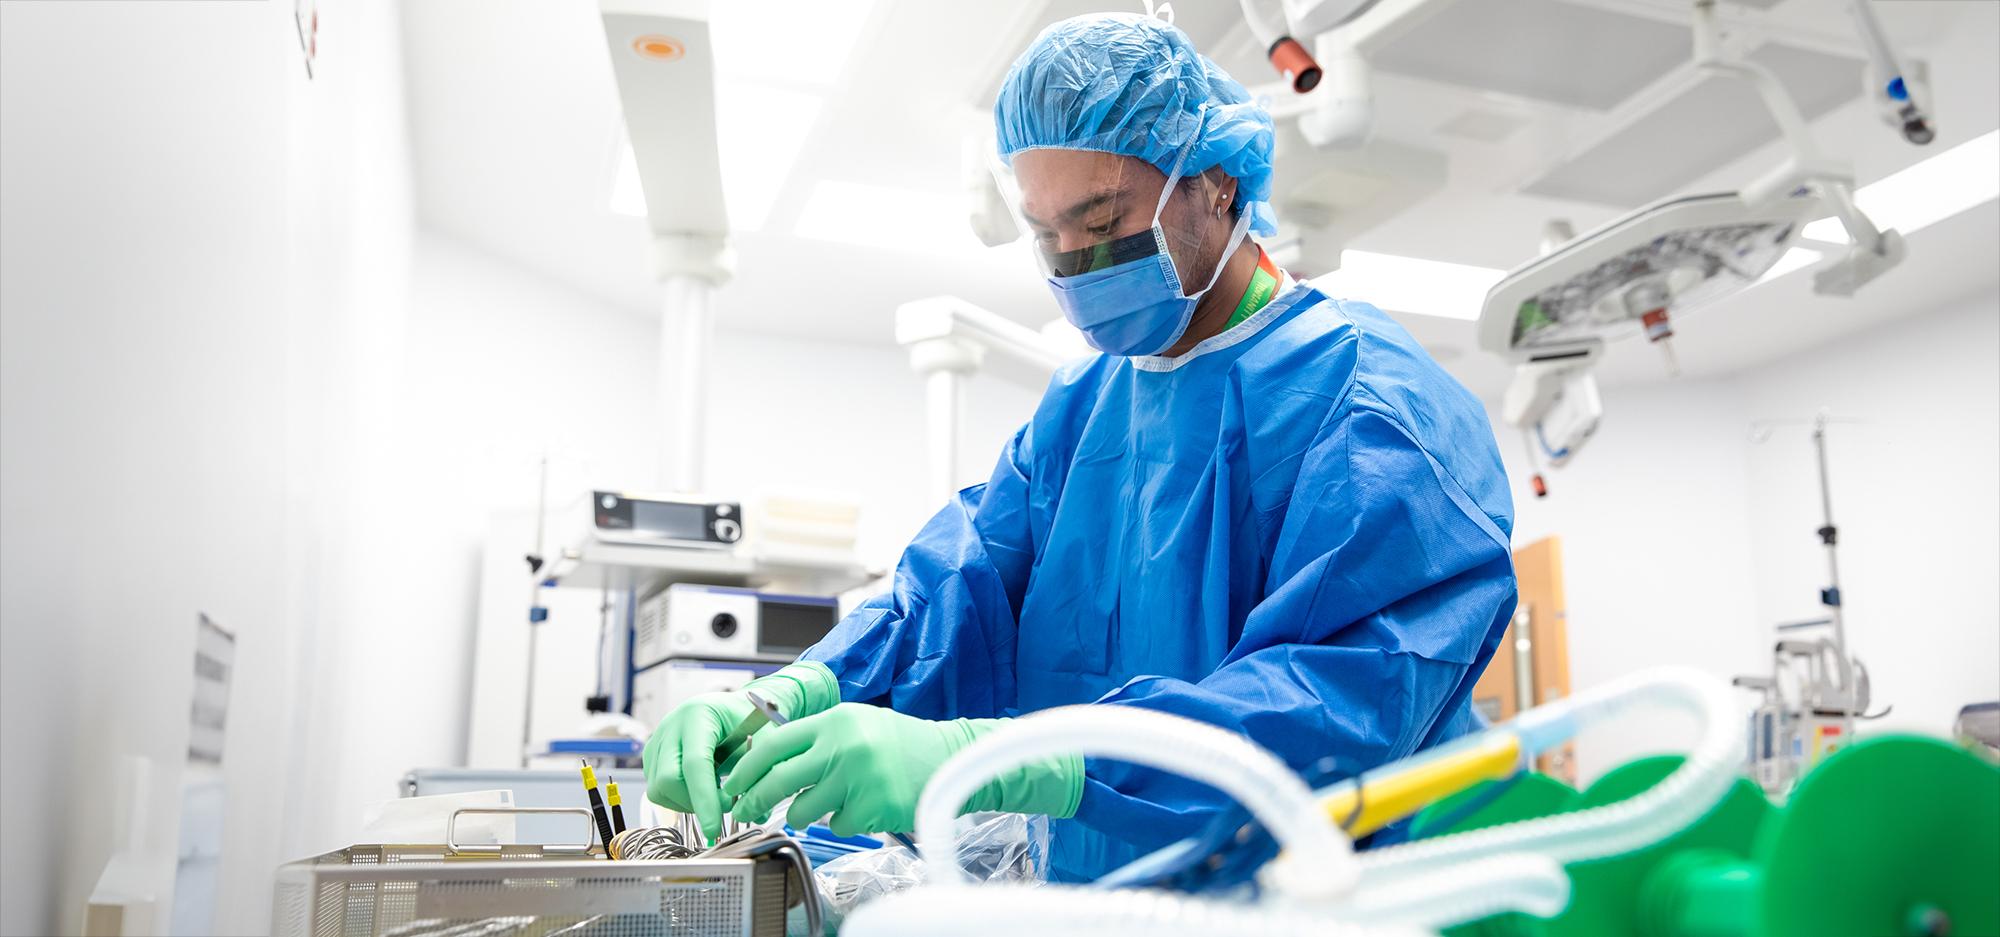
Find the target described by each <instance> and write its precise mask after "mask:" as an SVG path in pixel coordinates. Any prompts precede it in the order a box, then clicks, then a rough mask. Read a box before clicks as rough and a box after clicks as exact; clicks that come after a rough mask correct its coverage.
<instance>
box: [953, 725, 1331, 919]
mask: <svg viewBox="0 0 2000 937" xmlns="http://www.w3.org/2000/svg"><path fill="white" fill-rule="evenodd" d="M1070 753H1078V754H1082V755H1086V756H1089V757H1097V758H1114V759H1117V760H1119V761H1125V762H1130V763H1133V764H1139V765H1145V766H1147V767H1149V768H1158V769H1161V770H1163V771H1171V772H1173V773H1175V774H1178V775H1182V776H1184V777H1189V778H1193V779H1195V780H1197V781H1201V782H1203V783H1205V784H1208V785H1211V786H1213V787H1215V788H1218V789H1220V790H1221V791H1222V792H1223V793H1225V794H1228V795H1229V796H1231V797H1233V798H1235V799H1236V801H1237V802H1238V803H1241V804H1242V805H1243V806H1244V807H1245V808H1247V809H1248V810H1249V811H1250V813H1251V815H1253V816H1255V817H1256V818H1257V819H1258V820H1259V821H1261V822H1262V823H1263V824H1264V826H1265V828H1266V829H1269V830H1270V831H1271V832H1272V834H1273V835H1274V836H1276V837H1277V839H1278V843H1279V845H1280V846H1282V847H1283V849H1284V855H1283V856H1281V857H1280V858H1278V859H1276V860H1273V861H1272V862H1271V863H1270V864H1269V865H1267V866H1266V867H1265V869H1264V873H1263V875H1262V876H1261V877H1262V878H1263V880H1264V883H1265V884H1266V885H1267V886H1269V887H1271V888H1273V889H1276V890H1278V891H1279V892H1282V893H1284V894H1288V895H1292V896H1295V897H1300V898H1330V897H1333V896H1337V895H1341V894H1344V893H1346V891H1347V890H1348V889H1350V888H1352V887H1353V885H1354V882H1355V880H1356V878H1357V877H1358V869H1357V867H1356V864H1355V860H1354V851H1353V847H1352V845H1351V844H1349V843H1348V841H1347V838H1346V837H1345V836H1343V835H1342V834H1341V833H1340V832H1339V831H1338V830H1336V829H1335V828H1334V826H1333V825H1332V824H1331V823H1328V822H1327V820H1326V816H1325V814H1324V812H1322V811H1321V810H1320V807H1319V803H1318V801H1316V800H1315V799H1314V798H1313V795H1312V791H1311V790H1309V789H1307V787H1306V785H1305V782H1304V781H1303V780H1301V779H1300V778H1299V776H1298V775H1297V774H1294V773H1293V772H1292V769H1291V768H1289V767H1286V765H1285V763H1284V762H1282V761H1279V760H1278V758H1277V756H1275V755H1273V754H1271V753H1270V752H1268V751H1265V750H1264V749H1262V748H1259V747H1257V746H1256V745H1255V744H1253V743H1251V742H1250V741H1248V740H1246V739H1244V738H1243V737H1241V736H1239V735H1236V734H1235V733H1233V732H1228V731H1224V730H1223V729H1220V728H1217V727H1215V726H1212V725H1209V724H1207V723H1203V722H1196V721H1195V720H1192V719H1188V718H1185V717H1181V716H1175V715H1170V714H1167V713H1162V712H1155V711H1152V710H1146V709H1137V708H1133V707H1129V706H1089V705H1086V706H1062V707H1057V708H1055V709H1048V710H1043V711H1041V712H1038V713H1034V714H1032V715H1029V716H1024V717H1022V718H1019V719H1016V720H1014V721H1013V722H1011V723H1009V724H1007V725H1005V726H1002V727H1001V728H1000V729H998V730H997V731H994V732H993V733H991V734H989V735H987V736H985V737H983V738H981V739H979V740H978V741H976V742H974V743H972V744H971V745H969V746H966V748H965V750H963V751H961V752H959V753H958V754H957V755H954V756H953V757H952V758H951V759H950V760H948V761H946V762H945V763H944V764H943V765H942V766H940V767H939V768H938V771H937V773H936V774H934V775H932V776H931V780H930V783H929V784H928V785H926V786H925V787H924V793H923V796H922V797H920V798H919V799H918V800H917V841H918V842H919V843H922V844H925V845H924V861H925V865H926V871H927V873H928V875H927V877H928V880H929V881H930V882H932V883H935V884H958V883H963V882H964V881H965V880H966V879H965V873H964V871H963V870H962V869H960V868H959V865H958V858H957V855H956V852H955V850H954V849H953V848H952V844H953V842H954V837H953V836H952V827H953V821H954V820H955V819H956V818H957V816H958V811H959V808H960V807H961V806H963V805H964V804H965V802H966V801H967V800H969V799H971V797H972V795H973V793H974V792H975V791H977V790H979V788H980V787H981V786H982V785H984V784H985V783H986V782H987V781H989V780H991V779H993V778H995V777H998V776H999V775H1000V774H1002V773H1004V772H1007V771H1011V770H1013V769H1015V768H1017V767H1020V766H1021V765H1024V764H1027V763H1028V762H1031V761H1034V760H1036V759H1040V758H1047V757H1049V756H1052V755H1063V754H1070Z"/></svg>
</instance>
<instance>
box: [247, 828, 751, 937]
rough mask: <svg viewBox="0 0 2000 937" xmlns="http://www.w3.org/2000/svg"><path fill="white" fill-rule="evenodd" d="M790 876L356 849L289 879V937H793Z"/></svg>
mask: <svg viewBox="0 0 2000 937" xmlns="http://www.w3.org/2000/svg"><path fill="white" fill-rule="evenodd" d="M785 875H786V869H785V864H784V863H782V862H769V861H759V860H755V859H666V860H657V861H622V862H613V861H610V860H607V859H604V858H602V857H601V856H598V855H595V854H592V853H588V852H582V851H580V850H578V849H577V848H575V847H571V848H567V849H565V848H559V847H549V846H539V845H519V846H497V847H495V846H488V847H486V848H485V849H484V850H479V851H474V849H473V847H455V846H452V845H381V846H350V847H348V848H346V849H342V850H338V851H335V852H330V853H326V854H324V855H320V856H315V857H313V858H311V859H302V860H300V861H297V862H291V863H287V864H285V865H283V866H280V867H279V868H278V874H277V894H276V897H275V899H274V901H273V903H272V925H271V931H272V933H273V934H275V935H277V937H418V935H435V937H445V935H450V937H475V935H476V937H544V935H557V934H561V935H566V937H571V935H573V937H667V935H674V937H680V935H699V937H722V935H728V937H781V935H783V934H784V932H785V904H786V892H785V887H786V883H785Z"/></svg>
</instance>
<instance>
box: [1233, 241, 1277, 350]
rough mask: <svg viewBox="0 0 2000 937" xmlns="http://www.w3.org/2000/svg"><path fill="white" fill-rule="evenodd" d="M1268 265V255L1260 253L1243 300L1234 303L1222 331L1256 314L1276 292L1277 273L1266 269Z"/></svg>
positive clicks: (1269, 261) (1269, 264)
mask: <svg viewBox="0 0 2000 937" xmlns="http://www.w3.org/2000/svg"><path fill="white" fill-rule="evenodd" d="M1270 266H1271V259H1270V255H1269V254H1262V253H1260V254H1259V256H1258V257H1257V269H1256V271H1254V272H1252V273H1251V274H1250V288H1249V289H1247V290H1244V291H1243V301H1242V302H1239V303H1237V304H1236V311H1235V312H1233V313H1230V315H1229V324H1228V325H1225V326H1223V327H1222V330H1223V331H1225V332H1227V331H1229V330H1230V329H1233V328H1235V327H1236V326H1238V325H1240V324H1242V322H1243V320H1245V319H1248V318H1250V317H1251V316H1253V315H1256V314H1257V310H1259V309H1262V308H1264V306H1265V305H1267V304H1268V303H1270V302H1271V297H1272V296H1274V295H1276V294H1277V292H1278V275H1277V273H1276V272H1275V271H1274V270H1271V269H1267V268H1269V267H1270Z"/></svg>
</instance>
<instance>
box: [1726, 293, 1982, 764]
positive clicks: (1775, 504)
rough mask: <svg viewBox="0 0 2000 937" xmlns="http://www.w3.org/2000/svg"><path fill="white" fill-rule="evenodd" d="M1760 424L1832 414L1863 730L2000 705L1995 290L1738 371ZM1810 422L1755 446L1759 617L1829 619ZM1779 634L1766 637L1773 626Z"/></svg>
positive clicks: (1834, 475)
mask: <svg viewBox="0 0 2000 937" xmlns="http://www.w3.org/2000/svg"><path fill="white" fill-rule="evenodd" d="M1742 386H1743V396H1744V400H1745V410H1746V411H1747V414H1748V415H1749V416H1751V417H1752V418H1756V419H1770V418H1781V419H1805V418H1810V417H1811V416H1812V415H1813V414H1814V413H1816V412H1818V411H1819V410H1820V409H1821V408H1822V407H1823V408H1825V409H1826V410H1827V411H1828V413H1829V415H1830V416H1832V417H1833V418H1836V419H1852V420H1857V421H1858V422H1855V423H1839V424H1835V425H1833V426H1831V427H1830V428H1829V429H1828V431H1827V439H1828V458H1829V460H1830V464H1829V475H1830V477H1831V488H1832V495H1833V512H1834V515H1833V516H1834V522H1835V524H1836V525H1837V526H1838V527H1839V530H1840V575H1841V591H1842V593H1843V595H1844V608H1845V610H1846V613H1847V615H1846V618H1847V633H1848V640H1849V642H1850V643H1851V645H1852V646H1853V649H1854V653H1855V654H1856V655H1858V656H1859V657H1860V658H1861V659H1862V662H1863V663H1865V664H1866V665H1867V666H1868V670H1869V674H1870V676H1871V677H1872V681H1873V685H1874V694H1875V707H1876V708H1877V709H1880V708H1881V707H1882V706H1883V705H1885V704H1888V705H1893V706H1894V707H1895V709H1894V711H1893V712H1892V713H1890V715H1889V716H1887V717H1886V718H1884V719H1882V720H1881V721H1880V722H1874V723H1865V724H1864V725H1863V727H1862V731H1863V732H1872V731H1885V730H1892V729H1907V730H1911V731H1916V732H1925V733H1930V734H1934V735H1935V734H1942V733H1945V732H1947V731H1949V729H1950V727H1951V723H1952V720H1953V718H1954V717H1956V716H1957V714H1958V709H1959V707H1960V706H1963V705H1965V704H1966V703H1970V702H1974V701H1978V700H1992V699H2000V585H1996V583H2000V533H1996V531H2000V294H1995V293H1987V294H1985V295H1982V296H1972V297H1967V298H1966V299H1964V300H1962V301H1961V302H1959V303H1956V304H1953V305H1952V306H1949V307H1947V308H1944V309H1940V310H1937V311H1934V312H1928V313H1924V314H1922V315H1918V316H1914V317H1911V318H1909V319H1905V320H1902V321H1901V322H1898V323H1896V324H1895V325H1894V326H1892V327H1888V328H1878V329H1876V330H1874V331H1873V332H1871V333H1868V334H1864V335H1858V336H1855V337H1853V338H1849V339H1843V340H1841V341H1838V342H1835V343H1833V344H1831V345H1827V346H1824V347H1821V348H1815V349H1811V350H1809V351H1806V352H1803V353H1801V354H1798V355H1795V356H1793V357H1791V358H1790V359H1788V360H1785V361H1782V362H1779V363H1778V364H1777V365H1775V366H1773V367H1769V368H1764V369H1760V370H1759V371H1757V372H1756V373H1754V374H1751V375H1748V376H1746V377H1745V378H1744V379H1743V380H1742ZM1809 434H1810V429H1809V428H1808V427H1806V426H1803V425H1790V426H1781V427H1778V428H1776V429H1775V430H1774V431H1773V433H1772V435H1771V437H1770V439H1769V440H1768V441H1766V442H1765V443H1763V444H1762V445H1755V446H1751V447H1749V456H1748V458H1749V465H1748V469H1749V479H1750V488H1751V492H1752V498H1751V514H1750V522H1751V528H1750V530H1751V534H1752V537H1751V542H1752V545H1753V549H1754V556H1755V562H1756V566H1755V569H1756V579H1757V585H1758V590H1757V621H1758V623H1759V624H1760V625H1765V626H1769V625H1771V624H1773V623H1776V622H1783V621H1802V620H1807V619H1812V618H1819V617H1822V616H1824V614H1825V612H1824V610H1823V609H1822V608H1820V606H1819V604H1818V591H1819V589H1820V587H1821V586H1823V585H1825V584H1826V576H1827V573H1826V565H1825V563H1826V561H1825V557H1824V555H1823V550H1822V549H1821V547H1820V544H1819V538H1818V536H1817V535H1816V534H1815V533H1814V531H1815V530H1816V529H1817V528H1818V527H1819V525H1820V518H1821V512H1820V501H1819V484H1818V479H1817V477H1816V474H1815V472H1816V470H1815V468H1814V463H1813V453H1812V447H1811V441H1810V435H1809ZM1768 634H1769V632H1766V635H1767V636H1768Z"/></svg>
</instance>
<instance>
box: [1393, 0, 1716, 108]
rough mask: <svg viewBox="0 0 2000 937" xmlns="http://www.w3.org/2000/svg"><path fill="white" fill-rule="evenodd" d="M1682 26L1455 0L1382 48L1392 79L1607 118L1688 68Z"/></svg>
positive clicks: (1567, 7)
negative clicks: (1420, 81)
mask: <svg viewBox="0 0 2000 937" xmlns="http://www.w3.org/2000/svg"><path fill="white" fill-rule="evenodd" d="M1689 36H1690V33H1689V31H1688V28H1687V27H1686V26H1685V25H1679V24H1674V23H1665V22H1661V21H1659V20H1656V19H1651V18H1648V17H1643V16H1628V15H1625V14H1622V13H1614V12H1611V11H1608V10H1600V9H1596V8H1593V7H1586V6H1578V5H1576V4H1571V3H1563V2H1560V0H1457V2H1454V3H1450V4H1448V5H1446V6H1445V7H1444V8H1443V9H1441V10H1439V11H1437V12H1436V13H1435V14H1433V15H1430V16H1426V17H1424V18H1423V20H1422V22H1419V23H1417V24H1415V25H1413V26H1412V27H1410V28H1409V29H1408V30H1405V31H1403V32H1401V33H1399V34H1397V35H1396V36H1395V37H1394V38H1392V39H1390V40H1388V42H1387V43H1385V44H1384V45H1382V46H1381V47H1379V48H1372V49H1370V51H1369V55H1368V61H1369V63H1370V64H1371V65H1373V66H1375V67H1376V68H1378V69H1381V70H1383V71H1387V72H1395V73H1398V74H1404V75H1409V76H1412V77H1415V78H1425V79H1430V80H1434V81H1442V82H1446V83H1449V84H1455V85H1460V86H1463V87H1466V88H1470V89H1474V90H1478V91H1497V92H1501V93H1504V94H1511V95H1516V96H1519V97H1524V98H1531V99H1534V100H1537V101H1548V102H1551V103H1555V104H1561V105H1565V106H1568V107H1579V108H1587V109H1590V110H1598V111H1603V110H1609V109H1611V108H1612V107H1614V106H1616V105H1617V104H1618V103H1619V102H1621V101H1623V100H1625V99H1626V98H1629V97H1631V96H1632V95H1633V94H1634V93H1636V92H1637V91H1638V90H1639V89H1641V88H1644V87H1645V86H1646V85H1648V84H1650V83H1652V82H1653V81H1655V80H1657V79H1659V78H1660V77H1661V76H1663V75H1665V74H1666V73H1667V72H1669V71H1672V70H1673V69H1674V68H1675V67H1676V66H1679V65H1681V64H1683V63H1685V62H1687V61H1688V58H1689V57H1690V56H1691V55H1693V48H1694V47H1693V44H1692V40H1691V39H1690V38H1689Z"/></svg>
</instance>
